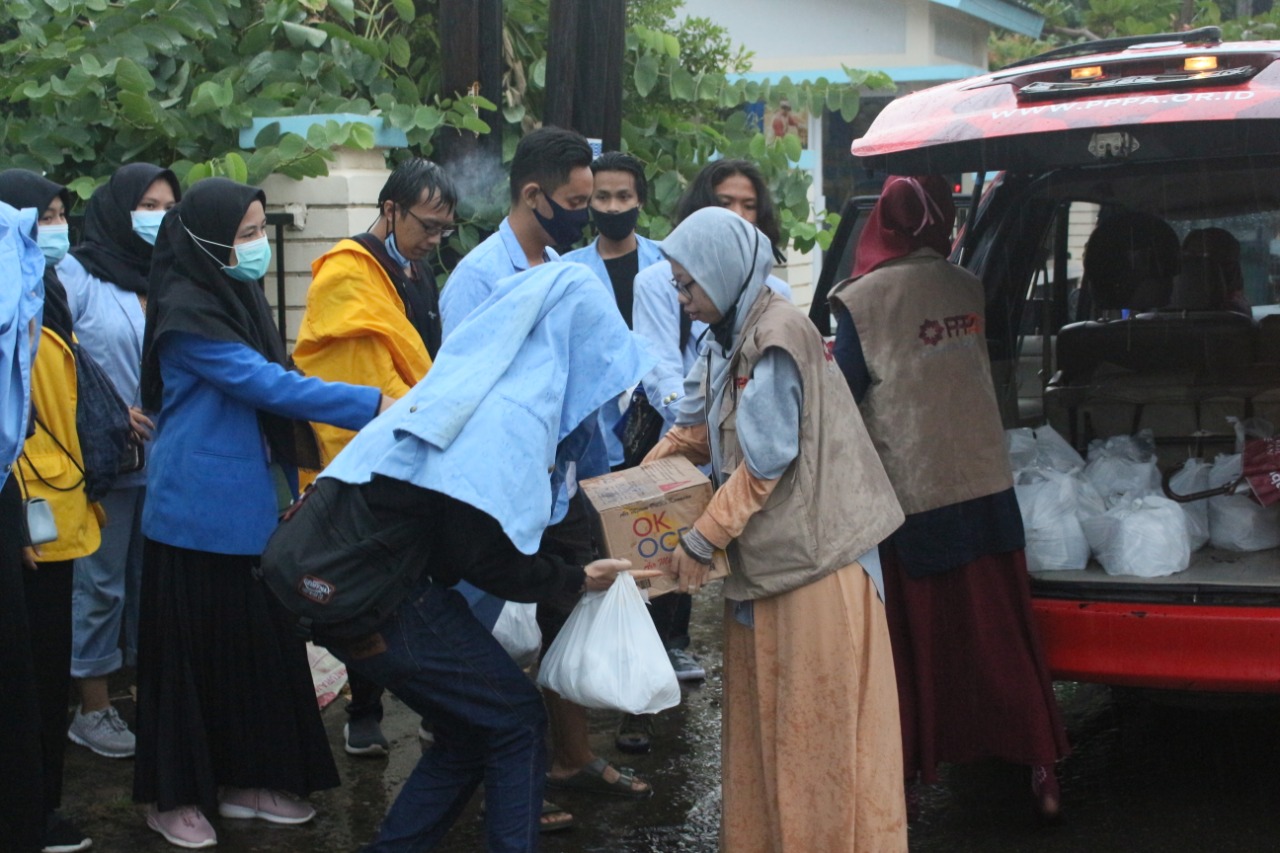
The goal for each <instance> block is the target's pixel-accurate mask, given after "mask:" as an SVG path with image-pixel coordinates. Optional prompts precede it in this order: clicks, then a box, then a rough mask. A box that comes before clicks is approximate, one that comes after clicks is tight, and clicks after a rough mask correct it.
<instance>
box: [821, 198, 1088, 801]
mask: <svg viewBox="0 0 1280 853" xmlns="http://www.w3.org/2000/svg"><path fill="white" fill-rule="evenodd" d="M954 221H955V206H954V205H953V204H952V201H951V192H950V190H949V188H948V187H947V185H946V183H945V182H944V181H943V180H942V179H941V178H937V177H930V178H921V179H916V178H891V179H890V181H889V183H888V184H886V185H885V189H884V192H883V193H882V195H881V196H880V201H879V202H877V204H876V207H875V210H874V211H873V212H872V214H871V216H870V218H869V219H868V221H867V225H866V226H865V228H864V229H863V232H862V237H861V239H860V241H859V243H858V255H857V263H856V265H855V267H854V271H853V277H852V278H851V279H850V280H848V281H846V282H844V283H843V284H841V285H839V286H838V287H837V288H836V290H835V291H834V292H833V294H832V306H833V309H834V313H835V315H836V317H837V323H838V327H837V334H836V347H835V357H836V360H837V361H838V362H839V363H840V367H841V369H842V370H843V371H844V373H845V375H846V377H847V379H848V381H849V386H850V388H851V390H852V391H853V395H854V397H855V399H857V400H858V404H859V408H860V409H861V412H862V417H863V418H864V419H865V422H866V425H867V429H868V430H869V431H870V433H871V438H872V440H873V441H874V442H875V445H876V449H877V450H878V451H879V452H880V458H881V460H882V461H883V462H884V467H885V470H886V471H887V472H888V474H889V479H890V480H892V481H893V486H894V489H895V490H896V492H897V495H898V500H899V502H901V504H902V508H903V509H904V510H905V511H906V513H907V521H906V523H905V524H904V525H903V526H902V527H901V528H900V529H899V530H898V531H897V532H895V533H894V534H893V535H892V536H891V537H889V538H888V539H887V540H886V541H885V542H884V543H883V544H882V545H881V546H880V559H881V563H882V565H883V567H884V583H885V596H886V598H885V603H886V607H887V609H888V614H889V633H890V636H892V638H893V658H894V664H895V669H896V672H897V678H898V701H899V705H900V708H901V712H902V734H903V763H904V765H905V767H906V771H907V778H908V780H909V782H910V781H912V780H914V779H915V778H916V777H917V776H919V777H920V778H921V779H922V781H923V782H925V783H932V782H935V781H937V779H938V762H940V761H947V762H963V761H972V760H975V759H980V758H1000V759H1004V760H1006V761H1010V762H1013V763H1017V764H1026V765H1030V766H1031V792H1032V795H1033V797H1034V801H1035V805H1036V807H1037V809H1038V810H1039V812H1040V814H1041V815H1042V816H1043V817H1046V818H1055V817H1056V816H1057V814H1058V810H1059V800H1060V794H1059V790H1058V782H1057V777H1056V775H1055V773H1054V762H1056V761H1057V760H1058V759H1059V758H1061V757H1063V756H1064V755H1066V753H1067V739H1066V733H1065V731H1064V730H1063V726H1062V720H1061V718H1060V716H1059V713H1058V706H1057V703H1056V701H1055V699H1054V696H1053V685H1052V683H1051V681H1050V678H1049V669H1048V666H1047V665H1046V663H1045V658H1044V654H1043V652H1042V650H1041V648H1040V644H1039V639H1038V637H1037V634H1036V629H1035V624H1034V621H1033V617H1032V614H1031V597H1030V588H1029V583H1028V578H1027V569H1026V560H1025V559H1024V557H1023V550H1022V549H1023V546H1024V544H1025V540H1024V536H1023V530H1022V516H1021V515H1020V513H1019V511H1018V503H1017V500H1016V499H1015V498H1014V493H1013V477H1012V474H1011V473H1010V470H1009V462H1008V458H1007V456H1006V454H1005V445H1004V432H1003V428H1002V426H1001V423H1000V413H999V409H998V407H997V404H996V398H995V392H994V389H993V387H992V382H991V365H990V363H989V362H988V360H987V346H986V337H985V335H984V334H983V327H984V322H983V321H984V313H983V312H984V297H983V288H982V282H981V281H979V280H978V279H977V278H976V277H974V276H973V275H971V274H970V273H969V272H967V271H966V270H964V269H961V268H960V267H958V266H955V265H953V264H951V263H949V262H948V261H947V259H946V255H947V253H948V251H949V249H950V241H951V228H952V224H953V223H954Z"/></svg>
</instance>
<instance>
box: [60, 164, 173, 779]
mask: <svg viewBox="0 0 1280 853" xmlns="http://www.w3.org/2000/svg"><path fill="white" fill-rule="evenodd" d="M180 196H181V191H180V190H179V187H178V180H177V178H175V177H174V175H173V173H172V172H170V171H169V170H168V169H162V168H160V167H159V166H154V165H152V164H150V163H130V164H129V165H127V166H122V167H121V168H119V169H117V170H116V172H115V174H113V175H112V176H111V179H110V180H109V181H107V182H106V183H105V184H103V185H102V186H100V187H98V189H97V190H96V191H95V192H94V194H93V197H92V198H90V199H89V205H88V208H87V210H86V211H85V221H84V229H83V237H82V239H81V241H80V243H79V245H77V246H76V247H75V248H74V249H72V250H71V253H70V256H69V257H67V258H66V259H65V260H63V261H62V263H60V264H59V266H58V275H59V277H60V278H61V279H62V281H63V282H64V283H65V284H66V286H67V293H68V297H69V301H70V305H71V312H72V316H73V317H74V320H75V325H76V337H77V338H78V339H79V340H80V345H81V347H83V349H84V351H85V352H86V353H88V355H89V356H91V357H92V358H93V359H94V361H96V362H97V363H98V364H99V365H101V367H102V368H103V370H104V371H105V372H106V374H107V376H108V378H109V379H110V380H111V384H112V385H113V386H114V387H115V390H116V393H117V394H119V395H120V398H121V399H122V400H124V401H125V403H127V404H128V405H129V407H130V409H129V411H130V417H131V419H132V421H133V427H134V439H135V440H134V444H133V447H132V449H134V450H135V453H136V456H135V457H134V459H133V460H132V461H130V462H126V463H125V464H124V465H122V473H121V474H120V475H119V476H118V477H117V478H116V480H115V482H114V483H113V484H112V487H111V491H109V492H108V493H107V494H106V495H105V496H104V497H103V498H102V501H101V504H102V508H103V510H104V511H105V512H106V515H107V519H108V522H107V524H106V525H105V526H104V527H103V530H102V547H100V548H99V549H98V550H97V552H95V553H94V554H92V555H91V556H89V557H86V558H84V559H81V560H79V561H77V563H76V572H75V601H76V607H75V615H74V617H73V618H74V625H73V628H72V635H73V639H72V653H71V675H72V676H73V677H75V678H76V679H78V680H79V688H80V690H79V693H80V707H79V708H78V709H77V712H76V714H75V715H74V716H73V718H72V720H71V729H70V732H69V735H70V737H71V739H72V740H73V741H75V742H76V743H79V744H81V745H83V746H86V747H88V748H89V749H92V750H93V751H94V752H96V753H98V754H99V755H104V756H107V757H109V758H128V757H129V756H131V755H133V752H134V744H135V740H134V736H133V732H131V731H129V729H128V727H127V726H126V725H125V723H124V721H123V720H121V719H120V716H119V714H117V713H116V710H115V708H113V707H112V706H111V702H110V698H109V695H108V693H107V677H108V676H109V675H111V673H113V672H115V671H116V670H118V669H120V667H121V666H123V665H130V666H132V665H134V664H135V663H136V659H137V650H138V600H139V589H140V587H141V577H142V527H141V523H142V504H143V501H144V500H145V498H146V483H147V472H146V470H145V468H144V448H145V446H146V443H147V441H148V440H149V439H150V437H151V430H152V429H153V427H154V425H153V424H152V422H151V419H150V418H149V417H148V416H147V415H146V414H144V413H143V411H142V408H141V400H140V398H139V390H138V381H139V375H140V370H141V364H142V334H143V323H144V321H145V311H146V307H145V306H146V296H147V275H148V273H149V272H150V270H151V253H152V249H151V245H152V243H154V242H155V234H156V229H157V228H158V227H159V223H160V220H161V219H162V218H163V217H164V213H165V211H166V210H168V209H169V208H170V207H173V205H174V204H175V203H176V202H177V200H178V198H179V197H180ZM122 627H123V629H124V635H125V643H124V649H123V652H122V650H121V648H120V634H121V628H122Z"/></svg>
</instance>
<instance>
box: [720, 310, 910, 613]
mask: <svg viewBox="0 0 1280 853" xmlns="http://www.w3.org/2000/svg"><path fill="white" fill-rule="evenodd" d="M770 347H779V348H780V349H782V350H785V351H786V352H787V353H788V354H789V355H790V356H791V358H792V359H793V360H794V361H795V363H796V366H797V367H798V368H799V371H800V378H801V380H802V382H803V387H804V404H803V408H802V411H801V420H800V452H799V454H798V455H797V456H796V458H795V459H794V460H793V461H792V463H791V465H790V466H789V467H788V468H787V470H786V471H785V472H784V473H783V475H782V478H781V481H780V482H779V483H778V485H777V487H776V488H775V489H774V491H773V494H772V495H770V496H769V500H768V501H767V502H766V503H765V505H764V507H763V508H762V509H761V510H760V511H759V512H757V513H756V514H755V515H753V516H752V517H751V520H750V521H749V522H747V526H746V529H745V530H743V532H742V535H741V536H739V537H738V538H737V539H736V540H735V541H734V542H732V543H731V544H730V545H729V549H728V551H729V559H730V561H731V564H732V569H733V573H732V574H731V575H730V576H729V577H728V579H726V580H725V584H724V594H725V597H727V598H731V599H734V600H738V601H743V600H747V599H754V598H764V597H766V596H770V595H778V594H779V593H783V592H787V591H789V590H792V589H796V588H797V587H801V586H804V585H805V584H808V583H812V582H813V581H815V580H818V579H819V578H821V577H823V576H825V575H827V574H829V573H831V572H834V571H836V570H837V569H840V568H843V567H845V566H847V565H849V564H850V563H853V562H855V561H856V560H857V559H858V557H860V556H862V555H863V554H865V553H866V552H867V551H869V550H871V549H872V548H874V547H875V546H876V545H877V544H879V543H880V542H882V541H883V540H885V539H886V538H888V536H889V534H891V533H892V532H893V531H894V530H897V529H898V527H899V526H900V525H901V524H902V522H903V519H904V516H903V514H902V509H901V507H899V506H898V501H897V499H895V498H894V495H893V486H892V485H891V484H890V483H889V478H888V477H887V476H886V474H885V471H884V468H883V467H882V466H881V464H880V460H879V459H877V458H876V453H875V448H874V447H873V446H872V444H871V440H870V438H869V437H868V436H867V430H866V427H865V426H863V423H862V418H861V417H860V416H859V415H858V409H857V406H855V405H854V403H853V396H852V395H851V394H850V393H849V388H848V385H847V384H846V383H845V380H844V377H843V376H841V374H840V371H839V370H838V369H837V368H836V365H835V362H834V361H833V360H832V359H831V357H830V355H829V354H828V353H827V348H826V346H825V345H824V344H823V342H822V338H820V337H819V336H818V333H817V330H815V329H814V327H813V324H811V323H810V322H809V320H808V318H806V317H805V316H804V314H802V313H801V312H800V311H798V310H796V309H795V308H794V307H793V306H792V305H790V304H789V303H788V302H786V300H784V299H783V298H781V297H780V296H778V295H777V294H775V293H774V292H773V291H772V290H768V289H765V290H764V292H763V293H762V294H761V295H760V297H759V298H758V299H757V300H756V301H755V303H754V304H753V305H752V306H751V311H750V313H749V314H748V315H747V319H746V321H745V323H744V324H743V330H742V333H741V335H740V337H739V342H738V345H737V346H736V347H735V350H734V352H733V354H732V355H731V356H730V361H731V363H730V365H729V371H728V376H729V380H728V382H729V385H728V388H726V389H725V392H724V402H723V403H722V405H721V407H720V417H719V421H720V422H719V424H717V427H718V430H719V432H718V435H719V440H720V450H721V457H722V458H721V460H720V469H721V470H722V471H726V472H729V471H733V470H734V469H736V468H737V467H738V465H739V464H740V463H741V462H742V448H741V446H740V445H739V444H738V435H737V429H736V426H735V424H736V420H737V417H736V416H737V406H738V400H739V397H740V396H741V394H742V391H743V389H745V388H746V386H747V384H748V383H749V382H750V381H751V374H752V371H753V369H754V368H755V364H756V362H757V361H759V360H760V356H761V355H762V354H763V353H764V351H765V350H766V349H768V348H770Z"/></svg>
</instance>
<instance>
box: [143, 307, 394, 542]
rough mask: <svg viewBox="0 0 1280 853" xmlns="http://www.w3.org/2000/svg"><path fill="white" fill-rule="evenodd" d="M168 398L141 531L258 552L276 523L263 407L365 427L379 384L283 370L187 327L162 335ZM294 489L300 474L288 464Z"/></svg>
mask: <svg viewBox="0 0 1280 853" xmlns="http://www.w3.org/2000/svg"><path fill="white" fill-rule="evenodd" d="M159 347H160V375H161V377H162V379H163V380H164V397H163V401H162V403H161V408H160V414H159V418H158V420H157V423H156V435H155V438H154V440H153V442H152V448H151V452H150V453H149V454H148V456H147V466H148V468H149V470H150V478H149V481H148V486H147V497H146V503H145V504H144V505H143V509H142V532H143V533H144V534H145V535H146V536H147V537H148V538H150V539H154V540H156V541H157V542H163V543H165V544H167V545H173V546H176V547H179V548H188V549H191V550H194V551H207V552H210V553H214V554H239V555H255V556H256V555H259V554H261V553H262V551H263V549H264V548H265V547H266V544H267V539H268V538H270V536H271V533H272V531H273V530H275V527H276V518H277V508H276V490H275V484H274V482H273V480H272V477H271V471H270V468H269V465H270V461H271V460H270V459H269V458H268V455H269V454H268V449H267V443H266V439H265V438H264V437H263V435H262V432H261V430H260V429H259V427H258V410H260V409H261V410H263V411H266V412H271V413H273V414H277V415H282V416H284V417H289V418H296V419H298V420H304V421H319V422H321V423H329V424H334V425H335V426H340V427H343V428H345V429H352V430H358V429H360V428H361V427H363V426H364V425H365V424H367V423H368V422H369V421H371V420H373V418H374V417H375V415H376V414H377V411H378V406H379V404H380V403H381V400H382V393H381V392H380V391H379V390H378V389H377V388H367V387H364V386H362V385H348V384H346V383H344V382H324V381H322V380H320V379H316V378H308V377H304V376H302V375H301V374H298V373H293V372H290V371H288V370H285V369H284V368H283V367H281V366H280V365H279V364H276V363H274V362H271V361H268V360H267V359H266V358H264V357H263V356H262V355H261V354H260V353H258V352H257V351H255V350H254V349H252V348H250V347H248V346H246V345H244V344H240V343H228V342H223V341H211V340H207V339H205V338H200V337H197V336H195V335H190V334H186V333H177V332H175V333H171V334H168V335H165V336H164V337H163V338H162V339H161V340H160V342H159ZM285 470H286V474H287V475H288V477H289V478H290V483H291V485H293V487H294V488H296V484H297V472H296V471H295V470H293V469H292V468H291V467H289V466H285Z"/></svg>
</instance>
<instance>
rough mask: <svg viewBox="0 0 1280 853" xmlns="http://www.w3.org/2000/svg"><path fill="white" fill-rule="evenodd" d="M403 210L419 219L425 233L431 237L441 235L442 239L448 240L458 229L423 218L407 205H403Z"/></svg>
mask: <svg viewBox="0 0 1280 853" xmlns="http://www.w3.org/2000/svg"><path fill="white" fill-rule="evenodd" d="M401 210H403V211H404V212H405V213H407V214H409V215H410V216H412V217H413V218H414V219H416V220H418V224H419V225H421V226H422V231H423V233H424V234H426V235H427V236H428V237H431V238H436V237H439V238H440V239H441V240H448V239H449V238H450V237H452V236H453V234H454V231H456V230H457V229H455V228H446V227H445V226H443V225H441V224H440V223H438V222H428V221H427V220H425V219H423V218H422V217H421V216H419V215H418V214H416V213H414V212H413V211H412V210H410V209H409V208H407V207H402V208H401Z"/></svg>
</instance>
